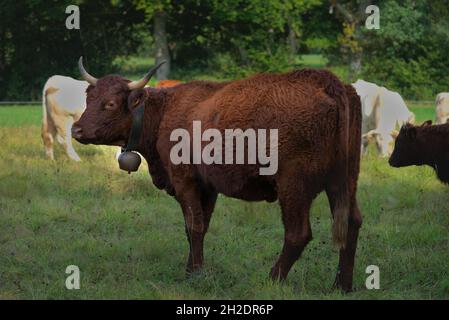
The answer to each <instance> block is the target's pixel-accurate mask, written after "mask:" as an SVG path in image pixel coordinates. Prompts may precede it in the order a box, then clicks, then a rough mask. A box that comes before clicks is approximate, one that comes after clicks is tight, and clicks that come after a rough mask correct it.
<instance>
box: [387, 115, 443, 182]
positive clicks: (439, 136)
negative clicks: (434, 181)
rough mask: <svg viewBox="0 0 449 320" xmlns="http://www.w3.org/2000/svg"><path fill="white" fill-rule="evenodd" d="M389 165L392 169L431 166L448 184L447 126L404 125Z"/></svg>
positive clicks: (428, 121) (430, 121) (430, 124)
mask: <svg viewBox="0 0 449 320" xmlns="http://www.w3.org/2000/svg"><path fill="white" fill-rule="evenodd" d="M389 163H390V165H391V166H392V167H397V168H399V167H406V166H411V165H415V166H421V165H428V166H431V167H432V168H433V169H434V170H435V172H436V174H437V176H438V179H440V180H441V181H442V182H444V183H449V124H438V125H432V120H427V121H426V122H424V123H423V124H422V125H421V126H414V125H411V124H406V125H404V126H402V128H401V130H400V131H399V134H398V136H397V138H396V143H395V146H394V150H393V153H392V155H391V157H390V160H389Z"/></svg>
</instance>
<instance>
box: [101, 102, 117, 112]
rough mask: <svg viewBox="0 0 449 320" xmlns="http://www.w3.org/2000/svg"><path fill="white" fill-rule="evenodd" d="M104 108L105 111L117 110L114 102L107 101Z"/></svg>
mask: <svg viewBox="0 0 449 320" xmlns="http://www.w3.org/2000/svg"><path fill="white" fill-rule="evenodd" d="M104 108H105V109H107V110H114V109H116V108H117V104H116V103H115V102H114V101H108V102H107V103H106V104H105V106H104Z"/></svg>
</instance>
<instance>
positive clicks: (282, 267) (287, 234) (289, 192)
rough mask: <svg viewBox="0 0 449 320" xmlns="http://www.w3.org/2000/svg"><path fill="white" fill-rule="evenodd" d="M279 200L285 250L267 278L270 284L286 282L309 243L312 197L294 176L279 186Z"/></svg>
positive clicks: (310, 236)
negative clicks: (275, 281) (273, 281)
mask: <svg viewBox="0 0 449 320" xmlns="http://www.w3.org/2000/svg"><path fill="white" fill-rule="evenodd" d="M278 196H279V203H280V205H281V210H282V222H283V224H284V246H283V248H282V252H281V254H280V256H279V258H278V260H277V261H276V263H275V265H274V266H273V268H272V269H271V272H270V277H271V279H273V280H277V279H279V280H285V279H286V277H287V275H288V272H289V271H290V269H291V267H292V266H293V264H294V263H295V262H296V260H298V259H299V257H300V256H301V253H302V251H303V250H304V248H305V247H306V245H307V243H309V241H310V240H312V229H311V227H310V221H309V210H310V206H311V204H312V200H313V196H312V194H310V190H308V188H306V187H305V185H304V184H303V183H302V182H301V181H298V179H297V178H296V177H295V176H290V177H289V178H288V179H285V180H284V181H283V182H282V183H281V184H278Z"/></svg>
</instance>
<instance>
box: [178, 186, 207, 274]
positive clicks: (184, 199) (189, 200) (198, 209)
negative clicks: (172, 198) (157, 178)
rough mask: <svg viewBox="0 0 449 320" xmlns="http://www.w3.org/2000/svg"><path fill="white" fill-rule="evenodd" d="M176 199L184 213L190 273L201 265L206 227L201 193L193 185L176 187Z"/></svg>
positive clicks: (187, 269)
mask: <svg viewBox="0 0 449 320" xmlns="http://www.w3.org/2000/svg"><path fill="white" fill-rule="evenodd" d="M176 199H177V200H178V202H179V203H180V204H181V208H182V211H183V214H184V222H185V230H186V235H187V241H188V242H189V247H190V252H189V259H188V261H187V267H186V271H187V272H188V273H192V272H195V271H198V270H200V269H201V267H202V265H203V240H204V235H205V234H206V231H207V227H206V225H205V223H204V217H203V210H202V206H201V194H200V193H199V192H198V189H197V188H196V187H194V186H190V187H182V188H178V189H177V191H176Z"/></svg>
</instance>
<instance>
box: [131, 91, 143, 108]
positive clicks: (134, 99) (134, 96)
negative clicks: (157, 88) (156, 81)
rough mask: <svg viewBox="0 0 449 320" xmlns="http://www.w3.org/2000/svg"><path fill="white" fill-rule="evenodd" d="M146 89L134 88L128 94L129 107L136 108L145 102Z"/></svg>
mask: <svg viewBox="0 0 449 320" xmlns="http://www.w3.org/2000/svg"><path fill="white" fill-rule="evenodd" d="M144 98H145V91H144V90H143V89H139V90H133V91H131V93H130V94H129V96H128V109H129V110H134V109H135V108H137V107H138V106H140V105H141V104H142V103H144Z"/></svg>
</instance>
